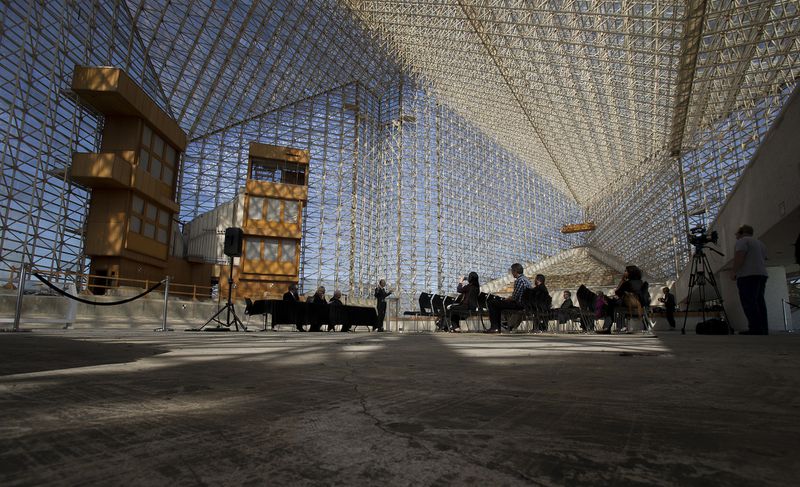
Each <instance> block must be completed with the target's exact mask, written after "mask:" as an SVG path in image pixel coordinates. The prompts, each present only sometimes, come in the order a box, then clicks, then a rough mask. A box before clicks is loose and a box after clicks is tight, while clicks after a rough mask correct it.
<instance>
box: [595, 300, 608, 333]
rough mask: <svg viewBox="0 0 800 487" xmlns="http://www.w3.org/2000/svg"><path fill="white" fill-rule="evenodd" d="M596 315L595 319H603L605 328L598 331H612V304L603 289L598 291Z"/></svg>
mask: <svg viewBox="0 0 800 487" xmlns="http://www.w3.org/2000/svg"><path fill="white" fill-rule="evenodd" d="M594 317H595V319H598V320H599V319H602V320H603V328H601V329H600V330H599V331H598V332H597V333H602V334H606V335H607V334H609V333H611V323H612V320H611V317H612V313H611V306H610V304H609V301H608V298H607V297H606V295H605V294H604V293H603V291H597V298H596V300H595V302H594Z"/></svg>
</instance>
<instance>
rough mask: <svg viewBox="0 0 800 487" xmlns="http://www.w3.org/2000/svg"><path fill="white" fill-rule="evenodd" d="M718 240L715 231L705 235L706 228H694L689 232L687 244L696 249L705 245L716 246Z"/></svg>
mask: <svg viewBox="0 0 800 487" xmlns="http://www.w3.org/2000/svg"><path fill="white" fill-rule="evenodd" d="M718 239H719V235H717V231H716V230H714V231H713V232H711V233H707V231H706V227H704V226H699V227H694V228H692V229H691V230H689V243H690V244H692V245H694V246H695V247H696V248H698V249H700V248H702V247H703V246H705V245H706V244H710V243H711V244H716V243H717V240H718Z"/></svg>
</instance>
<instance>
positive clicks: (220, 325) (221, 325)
mask: <svg viewBox="0 0 800 487" xmlns="http://www.w3.org/2000/svg"><path fill="white" fill-rule="evenodd" d="M230 259H231V264H230V269H231V273H230V275H229V276H228V302H227V303H225V306H223V307H222V308H220V309H219V311H217V312H216V313H214V316H212V317H211V318H209V319H208V321H206V322H205V324H204V325H203V326H201V327H200V328H198V329H197V331H200V330H202V329H203V328H205V327H206V325H208V324H209V323H211V322H212V321H214V322H216V323H217V326H216V328H213V329H212V330H209V331H230V328H231V324H233V326H235V327H236V331H239V327H240V326H241V327H242V330H243V331H247V327H246V326H245V325H244V324H243V323H242V320H240V319H239V317H238V316H237V315H236V308H234V307H233V302H231V292H233V256H231V257H230ZM223 311H227V312H228V315H227V319H226V320H225V322H222V321H221V320H220V319H219V318H218V316H219V315H221V314H222V312H223ZM231 315H233V321H231Z"/></svg>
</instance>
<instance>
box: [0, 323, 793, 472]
mask: <svg viewBox="0 0 800 487" xmlns="http://www.w3.org/2000/svg"><path fill="white" fill-rule="evenodd" d="M0 353H2V355H1V356H2V366H0V374H2V376H0V408H2V414H3V417H2V421H1V422H0V485H3V486H16V485H78V484H80V485H143V486H145V485H146V486H153V485H169V486H180V485H254V486H261V485H380V484H388V485H464V484H470V485H492V486H495V485H530V484H532V485H570V486H574V485H680V486H687V485H698V486H700V485H702V486H709V485H724V486H735V485H742V486H756V485H757V486H762V485H797V479H798V478H800V422H798V421H797V419H798V412H800V396H799V395H798V383H800V337H797V336H787V335H777V336H769V337H749V336H730V337H724V336H723V337H715V336H696V335H687V336H681V335H680V334H677V333H661V334H660V336H659V337H657V338H652V337H643V336H638V335H627V336H590V335H569V336H548V335H500V336H485V335H478V334H475V335H473V334H462V335H453V334H450V335H447V334H437V335H431V334H424V335H408V334H405V335H403V334H397V333H392V334H389V333H385V334H374V333H373V334H368V333H355V334H353V333H351V334H342V333H337V334H333V333H331V334H322V333H319V334H314V333H302V334H301V333H289V332H285V333H274V332H273V333H247V334H245V333H238V334H237V333H227V334H213V333H194V334H193V333H187V332H172V333H166V334H158V333H152V332H143V331H142V332H137V331H121V330H115V331H107V332H103V331H87V330H68V331H35V332H33V333H18V334H11V333H3V334H0Z"/></svg>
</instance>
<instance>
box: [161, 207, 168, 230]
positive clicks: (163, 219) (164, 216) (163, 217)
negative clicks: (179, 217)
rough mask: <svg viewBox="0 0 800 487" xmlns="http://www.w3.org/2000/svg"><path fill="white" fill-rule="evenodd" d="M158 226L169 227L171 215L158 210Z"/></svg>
mask: <svg viewBox="0 0 800 487" xmlns="http://www.w3.org/2000/svg"><path fill="white" fill-rule="evenodd" d="M158 224H159V225H161V226H162V227H167V226H168V225H169V213H168V212H166V211H164V210H158Z"/></svg>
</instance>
